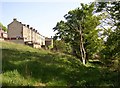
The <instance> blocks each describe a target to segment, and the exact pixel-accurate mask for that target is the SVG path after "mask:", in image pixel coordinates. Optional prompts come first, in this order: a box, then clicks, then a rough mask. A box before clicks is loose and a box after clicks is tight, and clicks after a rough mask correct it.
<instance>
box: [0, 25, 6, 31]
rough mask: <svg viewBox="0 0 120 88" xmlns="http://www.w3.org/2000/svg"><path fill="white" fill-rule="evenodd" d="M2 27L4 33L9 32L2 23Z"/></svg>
mask: <svg viewBox="0 0 120 88" xmlns="http://www.w3.org/2000/svg"><path fill="white" fill-rule="evenodd" d="M0 26H1V27H2V30H3V31H7V28H6V27H5V26H3V24H2V23H0Z"/></svg>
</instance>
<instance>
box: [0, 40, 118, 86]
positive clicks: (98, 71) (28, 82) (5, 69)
mask: <svg viewBox="0 0 120 88" xmlns="http://www.w3.org/2000/svg"><path fill="white" fill-rule="evenodd" d="M0 44H1V42H0ZM0 77H2V85H3V86H67V87H71V86H81V88H82V87H83V88H104V87H107V88H118V86H119V77H120V74H119V72H117V71H111V70H110V69H108V68H106V67H102V65H101V66H100V65H94V64H93V63H87V65H86V66H84V65H83V64H82V63H81V62H80V61H79V60H78V59H76V58H75V57H73V56H70V55H65V54H62V53H52V52H50V51H45V50H42V49H41V50H39V49H34V48H31V47H29V46H25V45H20V44H14V43H9V42H2V74H0Z"/></svg>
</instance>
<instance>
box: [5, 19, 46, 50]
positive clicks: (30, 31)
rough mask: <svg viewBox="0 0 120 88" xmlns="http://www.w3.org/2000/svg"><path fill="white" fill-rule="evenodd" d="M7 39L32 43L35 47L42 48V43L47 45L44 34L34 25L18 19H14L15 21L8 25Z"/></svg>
mask: <svg viewBox="0 0 120 88" xmlns="http://www.w3.org/2000/svg"><path fill="white" fill-rule="evenodd" d="M6 40H7V41H11V42H15V43H20V44H26V45H30V46H32V47H34V48H41V46H42V45H45V37H44V36H42V35H41V34H40V33H39V32H38V31H37V30H35V29H34V28H33V27H30V26H29V25H26V24H22V23H21V22H19V21H17V19H13V22H11V23H10V24H9V25H8V38H7V39H6Z"/></svg>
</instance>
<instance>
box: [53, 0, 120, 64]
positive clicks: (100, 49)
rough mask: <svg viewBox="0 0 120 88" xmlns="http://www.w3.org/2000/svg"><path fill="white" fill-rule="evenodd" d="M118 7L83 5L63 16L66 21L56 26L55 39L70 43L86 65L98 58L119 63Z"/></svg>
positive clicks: (119, 33) (112, 4)
mask: <svg viewBox="0 0 120 88" xmlns="http://www.w3.org/2000/svg"><path fill="white" fill-rule="evenodd" d="M119 4H120V2H119V1H118V2H109V3H107V2H99V3H90V4H89V5H88V4H81V8H77V9H74V10H71V11H69V12H68V14H66V15H65V16H64V17H65V20H66V21H60V22H58V23H57V24H56V26H55V27H54V28H53V30H54V31H56V32H57V33H56V35H55V36H54V38H55V39H57V38H59V39H61V40H62V41H64V42H65V43H69V44H70V45H71V48H72V51H73V52H74V53H75V54H74V55H75V56H77V57H78V58H80V59H81V60H82V62H83V64H85V63H86V61H87V60H89V59H93V58H96V56H97V57H99V59H100V58H101V59H100V60H103V59H104V60H106V59H114V60H115V58H117V59H118V62H119V58H120V53H119V51H120V50H119V48H118V47H119V46H120V43H119V41H120V38H119V37H120V36H119V35H120V25H119V24H120V21H119V18H120V16H119V8H120V6H119ZM97 13H98V14H99V15H96V14H97ZM106 26H108V27H109V28H108V27H107V28H106ZM106 61H107V60H106ZM111 62H112V61H111ZM107 64H108V63H107Z"/></svg>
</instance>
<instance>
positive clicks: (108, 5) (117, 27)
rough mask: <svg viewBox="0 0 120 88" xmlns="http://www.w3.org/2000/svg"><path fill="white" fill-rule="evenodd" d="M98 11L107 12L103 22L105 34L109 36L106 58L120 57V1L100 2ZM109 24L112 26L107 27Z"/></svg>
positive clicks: (105, 51)
mask: <svg viewBox="0 0 120 88" xmlns="http://www.w3.org/2000/svg"><path fill="white" fill-rule="evenodd" d="M96 6H97V9H96V12H100V13H102V14H103V13H107V16H106V18H105V19H103V20H102V22H104V23H105V25H102V27H103V28H104V32H103V34H104V35H105V36H107V39H106V41H105V49H104V51H103V52H104V58H109V59H110V58H117V57H120V53H119V51H120V50H119V46H120V15H119V13H120V1H116V2H99V3H96ZM106 25H108V26H109V27H110V28H105V26H106Z"/></svg>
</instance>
